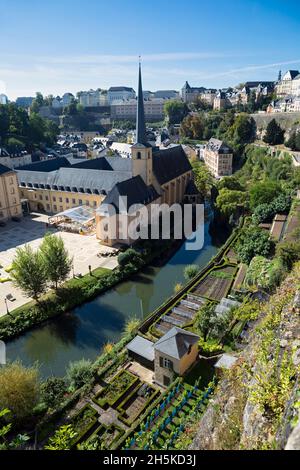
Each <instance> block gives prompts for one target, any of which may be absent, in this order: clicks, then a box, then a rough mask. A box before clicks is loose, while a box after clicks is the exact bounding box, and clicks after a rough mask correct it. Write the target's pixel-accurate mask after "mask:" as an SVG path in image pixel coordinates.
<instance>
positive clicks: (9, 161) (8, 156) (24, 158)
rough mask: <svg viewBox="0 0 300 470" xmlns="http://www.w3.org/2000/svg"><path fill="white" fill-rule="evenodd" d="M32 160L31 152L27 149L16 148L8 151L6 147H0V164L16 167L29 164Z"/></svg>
mask: <svg viewBox="0 0 300 470" xmlns="http://www.w3.org/2000/svg"><path fill="white" fill-rule="evenodd" d="M31 162H32V157H31V154H30V153H27V152H25V151H20V150H18V151H17V150H16V151H15V152H8V151H7V150H6V149H5V148H3V147H2V148H1V147H0V164H1V165H4V166H7V167H8V168H11V169H14V168H17V167H19V166H22V165H28V164H29V163H31Z"/></svg>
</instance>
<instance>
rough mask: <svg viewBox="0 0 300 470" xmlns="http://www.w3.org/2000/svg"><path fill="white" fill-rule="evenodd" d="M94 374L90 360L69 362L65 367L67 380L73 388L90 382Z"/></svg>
mask: <svg viewBox="0 0 300 470" xmlns="http://www.w3.org/2000/svg"><path fill="white" fill-rule="evenodd" d="M93 375H94V370H93V364H92V362H91V361H89V360H86V359H81V360H80V361H76V362H70V364H69V366H68V368H67V374H66V376H67V381H68V383H69V385H70V387H71V388H72V389H74V390H76V389H77V388H80V387H82V386H83V385H85V384H87V383H90V382H91V380H92V378H93Z"/></svg>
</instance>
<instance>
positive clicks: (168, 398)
mask: <svg viewBox="0 0 300 470" xmlns="http://www.w3.org/2000/svg"><path fill="white" fill-rule="evenodd" d="M212 391H213V388H212V387H209V388H208V389H207V390H206V391H205V392H201V391H200V390H199V388H198V385H197V384H195V385H193V386H191V385H188V384H186V383H182V382H181V381H178V382H177V383H174V385H173V386H172V387H171V388H170V389H169V390H168V391H167V392H166V393H165V394H164V396H163V397H162V399H161V401H160V402H159V403H157V405H156V407H155V408H154V409H152V411H151V413H149V415H148V416H147V418H146V419H145V420H144V422H142V423H141V425H140V427H139V430H138V432H136V433H135V434H133V435H132V436H130V437H129V438H128V439H127V440H126V443H125V447H124V449H126V450H129V449H130V450H134V449H144V450H148V449H153V448H154V449H161V450H162V449H165V448H172V446H173V445H174V443H175V441H176V439H177V438H178V436H179V435H180V434H181V433H182V432H183V431H184V429H185V426H186V422H187V419H188V418H189V417H190V416H191V414H193V413H196V412H197V411H198V410H200V409H201V407H202V409H203V408H204V406H205V404H206V403H207V400H208V398H209V396H210V394H211V393H212Z"/></svg>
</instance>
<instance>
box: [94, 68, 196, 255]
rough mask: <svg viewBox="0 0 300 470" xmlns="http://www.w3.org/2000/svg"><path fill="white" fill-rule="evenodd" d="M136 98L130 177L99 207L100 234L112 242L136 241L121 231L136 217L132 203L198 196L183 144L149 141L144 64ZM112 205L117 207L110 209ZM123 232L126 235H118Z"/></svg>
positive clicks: (167, 201)
mask: <svg viewBox="0 0 300 470" xmlns="http://www.w3.org/2000/svg"><path fill="white" fill-rule="evenodd" d="M137 100H138V103H137V120H136V142H135V143H134V145H133V146H132V147H131V158H129V159H126V160H125V161H126V162H127V163H126V165H127V168H126V170H127V171H128V172H129V173H131V177H130V178H128V179H127V180H124V181H121V182H119V183H116V184H115V186H114V187H113V188H112V189H111V191H110V192H109V193H108V194H107V196H106V197H105V199H104V200H103V201H102V203H101V205H100V207H99V208H98V209H97V211H96V233H97V237H98V238H99V239H100V240H101V241H102V243H104V244H107V245H109V246H113V245H115V244H119V243H121V244H128V245H131V244H132V243H133V240H132V239H131V238H130V236H128V238H125V239H124V233H123V232H122V230H123V229H124V221H125V222H126V225H127V224H128V223H130V221H131V219H132V218H133V216H131V215H130V214H129V213H128V212H126V211H128V209H129V208H130V207H132V206H134V205H139V204H143V205H144V206H146V207H147V209H148V210H149V211H150V209H151V206H152V205H153V204H168V205H172V204H175V203H179V204H180V203H183V202H184V201H185V200H186V201H188V202H196V199H197V197H198V193H197V190H196V187H195V185H194V183H193V172H192V167H191V164H190V162H189V160H188V158H187V156H186V154H185V152H184V150H183V148H182V146H181V145H178V146H175V147H172V148H170V149H166V150H160V149H158V148H155V147H152V146H151V145H150V144H149V142H148V141H147V137H146V122H145V111H144V98H143V88H142V74H141V65H140V66H139V83H138V98H137ZM115 158H118V157H115ZM123 201H124V204H123ZM120 203H121V205H122V207H119V206H120ZM109 207H110V208H113V209H114V211H112V212H110V211H109V209H108V208H109ZM152 216H153V214H152ZM125 219H127V220H125ZM121 232H122V235H123V236H122V237H119V235H120V234H121Z"/></svg>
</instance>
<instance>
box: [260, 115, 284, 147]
mask: <svg viewBox="0 0 300 470" xmlns="http://www.w3.org/2000/svg"><path fill="white" fill-rule="evenodd" d="M264 142H266V143H267V144H270V145H279V144H283V142H284V130H283V129H282V128H281V127H280V125H279V124H278V123H277V121H276V119H272V121H270V122H269V124H268V125H267V131H266V135H265V136H264Z"/></svg>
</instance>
